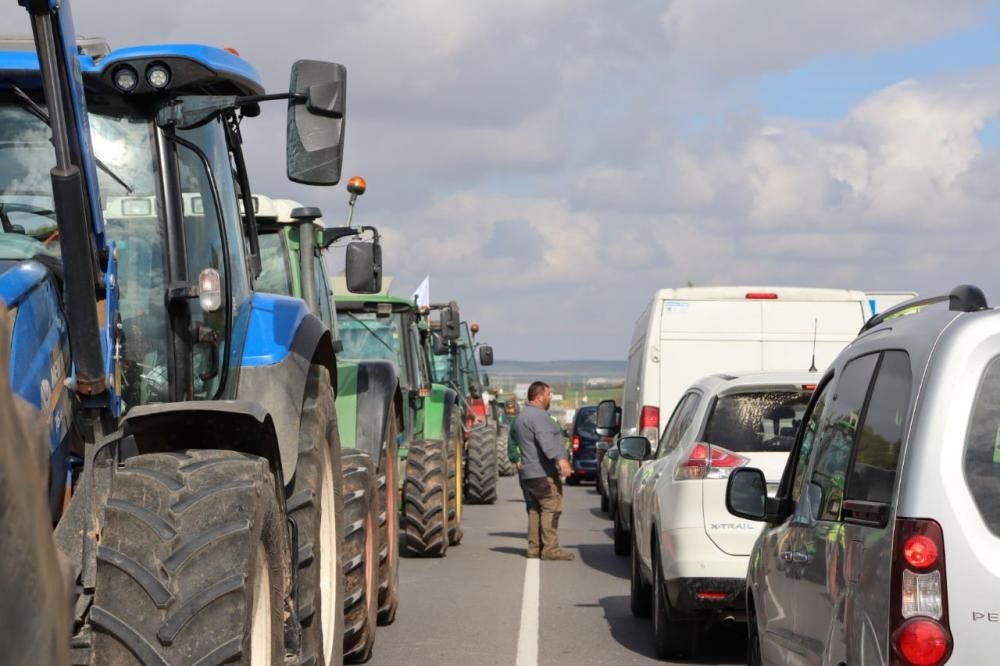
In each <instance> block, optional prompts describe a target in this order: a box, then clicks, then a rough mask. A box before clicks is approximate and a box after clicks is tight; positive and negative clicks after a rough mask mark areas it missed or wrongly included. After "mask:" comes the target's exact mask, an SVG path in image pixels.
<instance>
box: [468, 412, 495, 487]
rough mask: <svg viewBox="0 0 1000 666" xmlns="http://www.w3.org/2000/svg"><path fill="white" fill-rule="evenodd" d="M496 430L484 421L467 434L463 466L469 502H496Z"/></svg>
mask: <svg viewBox="0 0 1000 666" xmlns="http://www.w3.org/2000/svg"><path fill="white" fill-rule="evenodd" d="M494 437H496V432H495V431H493V430H491V429H489V428H488V427H487V426H486V424H485V423H481V424H478V425H476V426H475V427H474V428H473V429H472V432H471V433H470V434H469V448H468V454H467V458H466V459H467V460H468V462H467V464H466V468H465V499H466V501H467V502H468V503H469V504H496V501H497V460H496V456H497V447H496V443H495V442H494V439H493V438H494Z"/></svg>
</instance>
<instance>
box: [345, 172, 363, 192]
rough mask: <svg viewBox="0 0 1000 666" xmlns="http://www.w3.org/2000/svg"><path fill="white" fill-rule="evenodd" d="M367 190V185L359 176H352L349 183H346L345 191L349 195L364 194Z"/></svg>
mask: <svg viewBox="0 0 1000 666" xmlns="http://www.w3.org/2000/svg"><path fill="white" fill-rule="evenodd" d="M367 189H368V183H366V182H365V179H364V178H362V177H361V176H354V177H353V178H351V179H350V180H349V181H347V191H348V192H350V193H351V194H358V195H360V194H364V193H365V190H367Z"/></svg>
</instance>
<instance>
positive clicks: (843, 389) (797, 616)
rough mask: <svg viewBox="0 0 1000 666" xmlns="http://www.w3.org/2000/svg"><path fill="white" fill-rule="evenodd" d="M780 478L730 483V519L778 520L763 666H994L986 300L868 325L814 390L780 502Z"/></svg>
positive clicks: (762, 634)
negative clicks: (773, 484)
mask: <svg viewBox="0 0 1000 666" xmlns="http://www.w3.org/2000/svg"><path fill="white" fill-rule="evenodd" d="M938 302H948V303H949V307H948V308H947V309H945V308H943V307H940V306H935V305H934V304H935V303H938ZM770 481H772V479H768V478H766V475H765V474H764V473H763V472H761V471H760V470H756V469H752V468H742V469H738V470H735V471H734V472H733V474H732V476H731V477H730V480H729V485H728V487H727V497H726V505H727V508H728V509H729V511H730V512H731V513H733V514H734V515H737V516H740V517H742V518H749V519H752V520H760V521H763V522H765V523H766V525H765V529H764V531H763V533H762V534H761V536H760V538H759V539H758V540H757V543H756V544H755V546H754V550H753V552H752V554H751V557H750V568H749V571H748V574H747V611H748V622H749V633H750V663H751V664H788V665H798V664H831V665H838V664H852V665H854V664H865V666H868V665H870V664H883V665H889V664H893V665H895V664H923V665H928V666H936V665H937V664H943V663H945V662H946V661H949V660H950V661H951V663H954V664H963V665H964V664H986V663H996V662H997V657H996V654H997V651H998V646H1000V310H993V309H988V308H987V306H986V300H985V298H984V297H983V294H982V292H981V291H979V289H977V288H975V287H968V286H963V287H958V288H956V289H955V290H954V291H952V292H951V294H950V295H949V296H942V297H937V298H931V299H922V300H915V301H908V302H907V303H904V304H902V305H900V306H898V307H896V308H893V309H891V310H889V311H887V312H886V313H884V314H882V315H879V316H878V317H876V318H874V319H872V320H871V321H870V322H869V323H868V324H866V325H865V327H864V329H862V332H861V334H860V335H859V337H858V338H857V339H856V340H855V341H854V342H853V343H851V344H850V345H849V346H848V347H847V348H846V349H845V350H844V351H843V352H841V354H840V355H839V356H838V357H837V359H836V361H834V363H833V365H832V366H831V367H830V369H829V370H828V371H827V372H826V374H825V375H824V377H823V379H822V381H821V382H820V384H819V386H818V387H817V390H816V393H815V395H814V396H813V399H812V401H811V402H810V404H809V407H808V409H807V411H806V414H805V418H804V420H803V424H802V426H801V427H800V429H799V431H798V434H797V436H796V442H795V445H794V448H793V449H792V453H791V455H790V457H789V459H788V464H787V466H786V467H785V470H784V473H783V475H782V477H781V479H780V485H779V486H778V489H777V492H776V496H774V497H768V493H767V484H768V482H770Z"/></svg>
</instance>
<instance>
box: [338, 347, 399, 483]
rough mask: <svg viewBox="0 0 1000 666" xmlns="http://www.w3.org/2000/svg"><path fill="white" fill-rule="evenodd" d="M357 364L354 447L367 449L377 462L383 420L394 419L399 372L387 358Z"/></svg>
mask: <svg viewBox="0 0 1000 666" xmlns="http://www.w3.org/2000/svg"><path fill="white" fill-rule="evenodd" d="M357 366H358V367H357V383H356V385H355V395H356V396H357V408H356V411H355V419H356V421H357V424H356V429H355V433H356V438H355V448H358V449H361V450H364V451H367V452H368V454H369V455H370V456H371V458H372V460H374V461H375V462H376V465H377V464H379V463H378V461H380V460H381V459H382V449H383V448H384V443H385V426H386V423H387V422H388V420H389V416H390V414H392V416H393V418H395V414H393V412H394V411H395V406H394V399H395V397H396V394H397V392H398V391H399V375H398V372H397V370H396V366H395V364H393V363H392V362H390V361H360V362H359V363H358V364H357ZM339 415H340V412H338V416H339Z"/></svg>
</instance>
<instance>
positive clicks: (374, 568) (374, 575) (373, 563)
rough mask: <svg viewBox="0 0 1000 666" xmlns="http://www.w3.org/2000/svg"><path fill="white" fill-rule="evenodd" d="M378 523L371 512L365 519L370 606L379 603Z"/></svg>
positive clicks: (366, 564)
mask: <svg viewBox="0 0 1000 666" xmlns="http://www.w3.org/2000/svg"><path fill="white" fill-rule="evenodd" d="M377 529H378V523H377V522H376V521H375V520H372V515H371V512H369V514H368V518H366V519H365V594H366V595H367V596H366V597H365V599H366V600H367V602H368V604H369V607H370V605H371V604H372V603H376V605H377V599H376V595H377V590H378V554H377V553H376V552H375V531H376V530H377Z"/></svg>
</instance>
